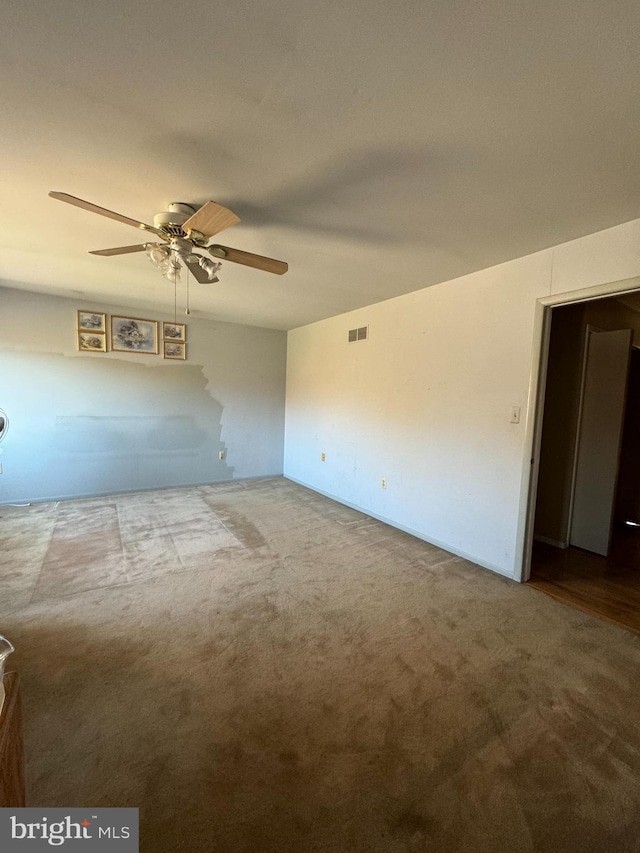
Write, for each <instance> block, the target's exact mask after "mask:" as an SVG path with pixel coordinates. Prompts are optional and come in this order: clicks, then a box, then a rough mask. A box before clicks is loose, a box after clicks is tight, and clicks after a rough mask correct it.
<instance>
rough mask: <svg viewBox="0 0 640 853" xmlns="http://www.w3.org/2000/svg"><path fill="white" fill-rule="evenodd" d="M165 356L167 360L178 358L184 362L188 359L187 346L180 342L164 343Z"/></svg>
mask: <svg viewBox="0 0 640 853" xmlns="http://www.w3.org/2000/svg"><path fill="white" fill-rule="evenodd" d="M163 347H164V349H163V355H164V357H165V358H177V359H180V361H184V360H185V358H186V357H187V345H186V344H185V343H181V342H180V341H163Z"/></svg>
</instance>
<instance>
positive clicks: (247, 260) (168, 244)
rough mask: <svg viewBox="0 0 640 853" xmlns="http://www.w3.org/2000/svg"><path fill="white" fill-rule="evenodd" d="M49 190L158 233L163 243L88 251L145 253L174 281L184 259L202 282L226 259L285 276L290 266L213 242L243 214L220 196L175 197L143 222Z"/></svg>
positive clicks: (213, 277) (68, 200) (213, 275)
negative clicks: (200, 199)
mask: <svg viewBox="0 0 640 853" xmlns="http://www.w3.org/2000/svg"><path fill="white" fill-rule="evenodd" d="M49 195H50V196H51V198H55V199H57V200H58V201H64V202H66V203H67V204H72V205H74V206H75V207H81V208H83V209H84V210H88V211H90V212H91V213H98V214H100V216H107V217H108V218H109V219H115V220H116V221H117V222H124V224H125V225H132V226H133V227H134V228H138V229H141V230H142V231H148V232H149V233H150V234H154V235H155V236H156V237H159V238H160V240H162V241H163V242H161V243H140V244H138V245H135V246H120V247H118V248H116V249H99V250H97V251H93V252H90V253H89V254H91V255H105V256H108V257H110V256H111V255H128V254H130V253H131V252H146V253H147V257H148V258H149V260H150V261H151V262H152V263H153V264H154V265H155V266H156V267H157V268H158V269H159V270H160V271H161V272H162V274H163V275H164V276H165V277H166V278H168V279H170V280H171V281H174V280H175V277H176V275H177V274H178V272H179V270H180V268H181V261H182V262H183V263H184V264H185V265H186V266H187V267H188V269H190V270H191V272H192V273H193V275H194V277H195V278H196V280H197V281H199V282H200V283H201V284H205V283H207V282H215V281H218V279H217V278H216V272H217V271H218V269H219V268H220V266H221V264H220V261H221V260H223V261H231V263H234V264H243V265H244V266H247V267H253V268H254V269H258V270H264V271H265V272H271V273H275V274H276V275H283V274H284V273H286V271H287V270H288V269H289V267H288V264H286V263H285V262H284V261H276V260H275V259H274V258H266V257H264V256H263V255H254V254H253V253H252V252H243V251H241V250H240V249H231V248H230V247H229V246H220V245H218V244H217V243H211V242H210V240H211V238H212V237H213V236H214V235H215V234H218V233H219V232H220V231H224V229H225V228H230V227H231V226H232V225H235V224H236V223H238V222H240V218H239V217H238V216H236V215H235V213H233V212H232V211H231V210H228V209H227V208H226V207H223V206H222V205H220V204H217V203H216V202H215V201H208V202H206V203H205V204H203V205H202V207H201V208H199V209H198V210H196V209H195V208H194V207H192V206H191V205H190V204H184V203H182V202H174V203H173V204H170V205H169V207H168V209H167V210H166V211H163V212H162V213H158V214H156V216H154V218H153V225H146V224H145V223H144V222H138V221H137V220H136V219H130V218H129V217H128V216H123V215H122V214H120V213H114V211H112V210H107V209H106V208H104V207H99V206H98V205H97V204H92V203H91V202H90V201H84V199H81V198H76V197H75V196H73V195H68V194H67V193H60V192H50V193H49ZM195 249H200V250H201V251H205V252H208V253H209V254H210V255H211V256H212V258H214V260H211V258H208V257H207V256H206V255H201V254H198V252H196V251H195Z"/></svg>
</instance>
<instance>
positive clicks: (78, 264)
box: [0, 0, 640, 329]
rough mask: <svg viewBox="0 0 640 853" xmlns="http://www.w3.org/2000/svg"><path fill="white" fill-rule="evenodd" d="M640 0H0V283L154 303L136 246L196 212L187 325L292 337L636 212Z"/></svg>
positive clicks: (169, 298)
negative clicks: (222, 254) (254, 328)
mask: <svg viewBox="0 0 640 853" xmlns="http://www.w3.org/2000/svg"><path fill="white" fill-rule="evenodd" d="M639 37H640V4H638V2H637V0H616V2H611V0H609V2H607V0H601V2H595V0H582V2H577V0H575V2H558V0H537V2H533V0H532V2H528V3H526V2H524V3H523V2H513V0H494V2H491V0H487V1H486V2H476V3H471V2H469V0H442V2H435V1H434V0H395V2H391V0H386V2H380V0H340V2H337V0H313V2H311V0H273V2H267V3H258V2H256V0H251V2H247V1H246V0H235V2H233V3H229V2H225V3H222V2H216V0H186V2H181V3H170V2H167V0H154V2H148V0H127V2H123V0H109V2H102V3H99V2H94V3H79V2H77V0H48V2H46V3H25V2H24V0H4V2H3V4H2V27H1V30H0V143H1V144H0V162H1V166H0V168H1V169H2V172H3V175H2V183H1V185H2V206H3V209H4V215H3V221H2V229H1V233H0V282H1V283H5V284H8V285H9V286H12V287H24V288H28V289H30V290H36V291H42V292H47V293H60V294H63V295H73V296H74V297H77V298H79V299H83V300H87V301H89V300H91V301H104V302H111V303H114V302H115V303H118V304H125V305H131V307H132V308H135V309H137V310H138V311H140V310H143V309H149V310H151V309H153V308H156V309H158V310H160V309H161V308H164V309H166V310H173V288H172V285H171V284H169V283H168V282H167V281H166V280H165V279H163V278H162V277H161V276H160V274H159V273H158V272H157V271H156V270H155V269H154V268H153V267H152V266H151V264H150V263H149V262H148V261H147V259H146V258H145V256H144V255H142V254H140V255H125V256H121V257H113V258H101V257H94V256H90V255H88V254H87V251H88V250H90V249H101V248H108V247H111V246H121V245H127V244H131V243H136V242H141V240H140V232H136V231H134V230H133V229H132V228H129V227H127V226H126V225H123V224H120V223H117V222H113V221H111V220H108V219H104V218H102V217H99V216H95V215H93V214H90V213H87V212H85V211H82V210H79V209H77V208H73V207H69V206H67V205H64V204H61V203H60V202H58V201H54V200H52V199H50V198H48V197H47V193H48V191H49V190H60V191H63V192H68V193H71V194H72V195H76V196H80V197H81V198H85V199H89V200H90V201H92V202H94V203H96V204H99V205H102V206H104V207H107V208H111V209H112V210H116V211H118V212H120V213H124V214H126V215H128V216H131V217H134V218H139V219H141V220H143V221H146V222H150V221H152V218H153V215H154V214H155V213H157V212H158V211H160V210H163V209H164V208H165V206H166V204H167V203H169V202H171V201H187V202H191V203H198V204H200V203H202V202H204V201H206V200H208V199H214V200H216V201H218V202H220V203H221V204H224V205H226V206H228V207H230V208H231V209H232V210H233V211H235V212H236V213H237V214H238V215H239V216H240V217H241V219H242V221H241V223H240V224H239V225H236V226H234V227H233V228H231V229H229V230H227V231H225V232H223V233H222V234H221V235H220V236H219V237H218V238H217V239H219V241H220V242H221V243H223V244H226V245H230V246H233V247H236V248H241V249H245V250H248V251H251V252H258V253H260V254H265V255H269V256H271V257H276V258H281V259H283V260H286V261H288V262H289V264H290V271H289V273H287V274H286V275H285V276H282V277H279V276H274V275H269V274H267V273H263V272H258V271H255V270H252V269H247V268H245V267H241V266H238V265H233V264H229V263H227V264H224V266H223V269H222V271H221V282H220V284H217V285H199V284H195V283H194V284H193V285H192V288H191V301H192V308H193V309H194V311H193V313H194V314H200V315H202V316H208V317H212V318H217V319H221V320H227V321H232V322H243V323H250V324H254V325H263V326H268V327H274V328H282V329H286V328H292V327H295V326H298V325H302V324H304V323H308V322H311V321H314V320H318V319H320V318H323V317H328V316H332V315H335V314H338V313H341V312H343V311H347V310H350V309H353V308H356V307H359V306H363V305H368V304H370V303H372V302H376V301H379V300H382V299H386V298H389V297H392V296H395V295H398V294H401V293H405V292H409V291H412V290H417V289H419V288H422V287H426V286H428V285H431V284H434V283H436V282H440V281H445V280H447V279H450V278H453V277H455V276H457V275H461V274H464V273H467V272H471V271H473V270H477V269H481V268H484V267H487V266H490V265H492V264H495V263H499V262H501V261H505V260H509V259H511V258H514V257H519V256H521V255H524V254H527V253H529V252H532V251H536V250H538V249H541V248H544V247H547V246H550V245H554V244H556V243H560V242H563V241H565V240H568V239H572V238H575V237H578V236H581V235H583V234H587V233H591V232H593V231H597V230H600V229H602V228H606V227H609V226H612V225H616V224H619V223H621V222H625V221H628V220H630V219H634V218H636V217H638V216H640V169H639V168H638V152H639V151H640V94H639V93H640V62H639V60H638V43H639Z"/></svg>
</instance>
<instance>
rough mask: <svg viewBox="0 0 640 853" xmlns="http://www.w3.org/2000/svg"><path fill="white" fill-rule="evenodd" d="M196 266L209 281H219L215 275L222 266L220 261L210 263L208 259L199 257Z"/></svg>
mask: <svg viewBox="0 0 640 853" xmlns="http://www.w3.org/2000/svg"><path fill="white" fill-rule="evenodd" d="M198 264H199V265H200V266H201V267H202V269H203V270H204V271H205V272H206V274H207V275H208V276H209V281H213V282H215V281H220V279H219V278H218V277H217V276H216V273H217V272H218V270H219V269H220V267H221V266H222V264H221V263H220V261H218V262H217V263H216V261H212V260H211V259H210V258H205V257H202V256H201V257H200V258H198Z"/></svg>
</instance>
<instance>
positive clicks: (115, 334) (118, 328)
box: [111, 314, 158, 354]
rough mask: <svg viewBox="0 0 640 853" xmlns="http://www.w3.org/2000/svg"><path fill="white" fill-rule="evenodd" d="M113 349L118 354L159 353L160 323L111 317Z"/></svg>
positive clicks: (132, 318) (135, 318)
mask: <svg viewBox="0 0 640 853" xmlns="http://www.w3.org/2000/svg"><path fill="white" fill-rule="evenodd" d="M111 349H112V350H115V351H118V352H146V353H153V354H157V352H158V321H157V320H141V319H139V318H138V317H114V315H113V314H112V315H111Z"/></svg>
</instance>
